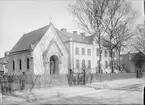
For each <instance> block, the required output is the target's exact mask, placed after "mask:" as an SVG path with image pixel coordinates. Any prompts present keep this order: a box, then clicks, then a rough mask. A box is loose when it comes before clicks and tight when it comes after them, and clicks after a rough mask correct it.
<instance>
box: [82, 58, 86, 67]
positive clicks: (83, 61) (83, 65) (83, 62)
mask: <svg viewBox="0 0 145 105" xmlns="http://www.w3.org/2000/svg"><path fill="white" fill-rule="evenodd" d="M82 68H86V64H85V60H82Z"/></svg>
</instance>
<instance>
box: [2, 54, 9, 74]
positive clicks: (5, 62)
mask: <svg viewBox="0 0 145 105" xmlns="http://www.w3.org/2000/svg"><path fill="white" fill-rule="evenodd" d="M8 55H9V52H5V56H4V57H3V58H0V75H2V74H5V73H6V72H8Z"/></svg>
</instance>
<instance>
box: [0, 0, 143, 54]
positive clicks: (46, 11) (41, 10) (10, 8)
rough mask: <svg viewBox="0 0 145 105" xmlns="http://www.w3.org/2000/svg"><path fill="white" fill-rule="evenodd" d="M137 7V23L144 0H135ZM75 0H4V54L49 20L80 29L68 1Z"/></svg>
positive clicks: (0, 29)
mask: <svg viewBox="0 0 145 105" xmlns="http://www.w3.org/2000/svg"><path fill="white" fill-rule="evenodd" d="M131 1H132V3H133V7H134V8H135V9H136V10H137V11H138V12H139V17H138V19H137V21H136V24H142V23H143V21H144V3H143V1H144V0H131ZM75 2H76V1H75V0H0V57H3V56H4V52H5V51H9V50H11V49H12V47H13V46H14V45H15V44H16V43H17V41H18V40H19V39H20V37H21V36H22V35H23V34H24V33H28V32H30V31H33V30H35V29H37V28H40V27H43V26H45V25H48V24H49V17H50V16H51V17H52V20H51V21H52V23H53V25H54V26H55V27H56V28H58V29H61V28H66V29H67V30H68V31H69V32H72V31H74V30H77V31H78V29H77V26H76V24H74V23H75V22H74V19H73V17H72V16H71V14H70V13H69V12H68V11H67V8H68V5H69V4H73V3H75Z"/></svg>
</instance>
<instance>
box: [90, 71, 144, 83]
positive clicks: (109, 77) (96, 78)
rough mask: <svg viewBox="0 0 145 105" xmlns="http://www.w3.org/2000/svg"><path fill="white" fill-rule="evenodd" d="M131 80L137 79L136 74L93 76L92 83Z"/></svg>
mask: <svg viewBox="0 0 145 105" xmlns="http://www.w3.org/2000/svg"><path fill="white" fill-rule="evenodd" d="M144 75H145V73H144ZM129 78H136V73H113V74H112V73H111V74H92V82H103V81H111V80H117V79H129Z"/></svg>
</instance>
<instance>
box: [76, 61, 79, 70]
mask: <svg viewBox="0 0 145 105" xmlns="http://www.w3.org/2000/svg"><path fill="white" fill-rule="evenodd" d="M79 65H80V64H79V60H78V59H77V60H76V68H80V67H79Z"/></svg>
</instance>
